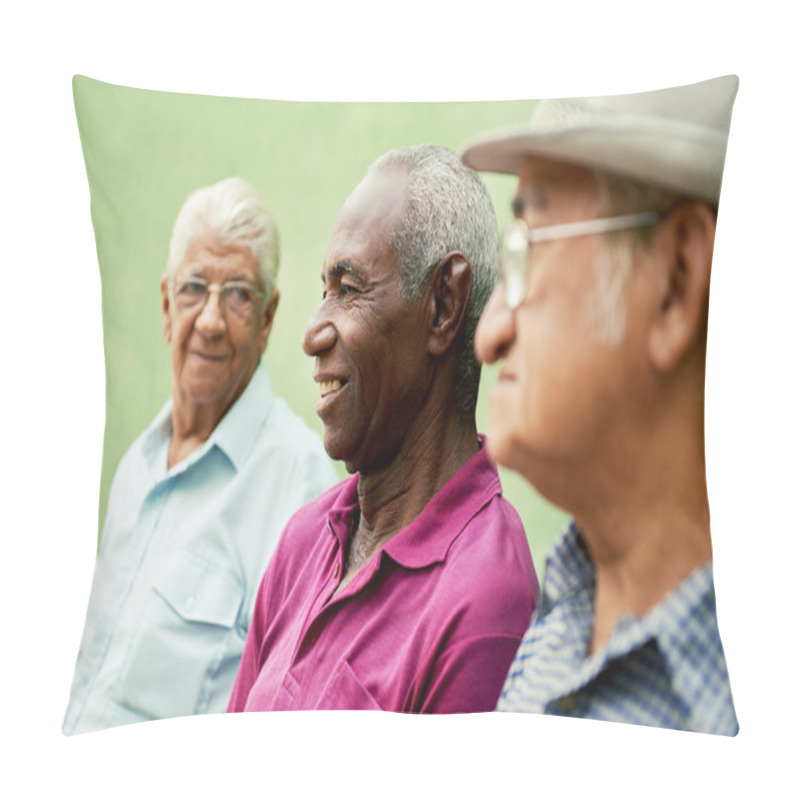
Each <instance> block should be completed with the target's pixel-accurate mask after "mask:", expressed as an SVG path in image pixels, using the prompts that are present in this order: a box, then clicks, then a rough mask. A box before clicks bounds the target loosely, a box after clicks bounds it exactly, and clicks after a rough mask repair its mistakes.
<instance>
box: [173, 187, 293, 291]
mask: <svg viewBox="0 0 800 800" xmlns="http://www.w3.org/2000/svg"><path fill="white" fill-rule="evenodd" d="M204 234H211V235H213V236H216V237H218V238H219V239H220V241H222V242H223V243H224V244H226V245H242V246H244V247H248V248H250V252H251V253H252V254H253V258H255V260H256V263H257V264H258V273H259V277H260V278H261V282H262V284H263V287H264V292H265V294H266V296H267V297H269V296H270V295H271V294H272V290H273V289H274V288H275V283H276V280H277V277H278V262H279V260H280V244H279V239H278V228H277V226H276V225H275V222H274V221H273V219H272V216H271V215H270V213H269V211H268V210H267V208H266V206H265V205H264V204H263V202H262V201H261V199H260V198H259V196H258V194H257V193H256V190H255V189H254V188H253V187H252V186H251V185H250V184H249V183H247V181H244V180H242V179H241V178H226V179H225V180H223V181H220V182H219V183H215V184H214V185H213V186H206V187H204V188H202V189H198V190H197V191H195V192H193V193H192V194H191V195H189V197H188V198H187V200H186V202H185V203H184V204H183V206H182V207H181V210H180V211H179V212H178V218H177V219H176V220H175V226H174V228H173V230H172V239H171V240H170V243H169V256H168V258H167V275H169V277H171V278H172V277H174V276H175V273H176V272H177V270H178V267H180V265H181V263H182V262H183V259H184V258H185V256H186V251H187V249H188V248H189V245H190V244H191V243H192V241H193V240H194V239H196V238H197V237H198V236H202V235H204Z"/></svg>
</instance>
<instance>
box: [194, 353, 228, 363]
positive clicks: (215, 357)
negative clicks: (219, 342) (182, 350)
mask: <svg viewBox="0 0 800 800" xmlns="http://www.w3.org/2000/svg"><path fill="white" fill-rule="evenodd" d="M192 355H194V356H195V357H196V358H199V359H201V360H203V361H224V360H225V356H224V355H221V354H219V353H217V354H213V353H201V352H200V351H199V350H193V351H192Z"/></svg>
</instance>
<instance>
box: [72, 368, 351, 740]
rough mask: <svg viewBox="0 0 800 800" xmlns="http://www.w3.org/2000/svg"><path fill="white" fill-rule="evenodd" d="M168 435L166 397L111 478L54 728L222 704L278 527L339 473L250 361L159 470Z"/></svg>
mask: <svg viewBox="0 0 800 800" xmlns="http://www.w3.org/2000/svg"><path fill="white" fill-rule="evenodd" d="M171 434H172V402H171V401H169V402H168V403H167V404H166V405H165V406H164V408H163V409H162V410H161V411H160V412H159V414H158V415H157V416H156V418H155V420H154V421H153V422H152V424H151V425H150V426H149V427H148V428H147V430H145V431H144V433H142V435H141V436H139V438H138V439H137V440H136V441H135V442H134V443H133V445H132V446H131V448H130V449H129V450H128V452H127V453H126V454H125V456H124V457H123V459H122V461H121V462H120V465H119V468H118V469H117V473H116V475H115V477H114V481H113V484H112V487H111V493H110V495H109V502H108V511H107V515H106V521H105V526H104V528H103V535H102V537H101V540H100V550H99V553H98V557H97V562H96V565H95V573H94V581H93V584H92V591H91V596H90V600H89V608H88V611H87V616H86V626H85V628H84V633H83V639H82V642H81V647H80V652H79V655H78V660H77V664H76V669H75V677H74V681H73V686H72V692H71V697H70V703H69V707H68V708H67V713H66V717H65V720H64V727H63V730H64V733H67V734H71V733H80V732H85V731H91V730H98V729H102V728H107V727H110V726H113V725H122V724H126V723H130V722H138V721H142V720H149V719H156V718H162V717H174V716H182V715H186V714H202V713H209V712H222V711H224V710H225V708H226V706H227V703H228V698H229V696H230V692H231V687H232V685H233V681H234V678H235V677H236V672H237V669H238V666H239V660H240V658H241V654H242V649H243V647H244V642H245V638H246V635H247V630H248V628H249V626H250V617H251V614H252V609H253V605H254V602H255V595H256V591H257V589H258V585H259V583H260V580H261V577H262V575H263V574H264V571H265V569H266V565H267V562H268V560H269V557H270V555H271V554H272V551H273V549H274V548H275V545H276V544H277V541H278V538H279V536H280V534H281V532H282V530H283V528H284V525H285V524H286V522H287V521H288V519H289V517H290V516H291V515H292V513H293V512H294V511H296V510H297V509H298V508H300V506H302V505H304V504H305V503H306V502H308V501H310V500H312V499H313V498H315V497H316V496H317V495H318V494H320V493H321V492H323V491H324V490H325V489H327V488H328V487H329V486H331V485H332V484H333V483H334V482H335V480H336V474H335V471H334V469H333V465H332V464H331V462H330V460H329V459H328V457H327V455H326V453H325V451H324V448H323V446H322V442H321V441H320V439H319V437H318V436H317V435H316V434H315V433H312V431H311V430H310V429H309V428H307V427H306V425H305V424H304V423H303V422H302V421H301V420H300V418H299V417H297V416H296V415H295V414H294V413H293V412H292V411H291V410H290V409H289V407H288V406H287V405H286V403H285V402H284V401H283V400H282V399H280V398H276V397H274V396H273V394H272V390H271V387H270V381H269V378H268V376H267V372H266V370H265V369H264V368H263V367H262V366H260V365H259V366H258V368H257V369H256V371H255V373H254V375H253V377H252V379H251V380H250V383H249V384H248V386H247V387H246V389H245V390H244V392H242V395H241V396H240V397H239V399H238V400H237V401H236V403H234V405H233V406H232V407H231V408H230V410H229V411H228V413H227V414H226V415H225V417H223V419H222V420H221V421H220V423H219V424H218V425H217V427H216V428H215V429H214V431H213V432H212V434H211V436H210V437H209V438H208V439H207V440H206V441H205V442H204V444H203V445H202V446H201V447H199V448H198V449H197V450H195V451H194V452H192V453H191V454H190V455H189V456H188V457H187V458H185V459H184V460H183V461H181V462H180V463H178V464H176V465H175V466H173V467H172V469H169V470H168V469H167V449H168V446H169V440H170V436H171Z"/></svg>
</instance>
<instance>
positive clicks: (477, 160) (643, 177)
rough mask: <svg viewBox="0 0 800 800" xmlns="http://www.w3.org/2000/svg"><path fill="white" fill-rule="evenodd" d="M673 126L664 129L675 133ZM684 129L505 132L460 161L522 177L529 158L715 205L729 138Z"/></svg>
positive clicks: (469, 148)
mask: <svg viewBox="0 0 800 800" xmlns="http://www.w3.org/2000/svg"><path fill="white" fill-rule="evenodd" d="M671 127H673V126H671V125H670V124H669V123H667V124H666V128H671ZM682 127H683V126H680V125H678V126H674V129H672V130H666V129H665V127H664V126H662V127H660V128H659V129H656V128H655V126H645V127H625V126H613V125H612V126H609V125H604V126H602V127H600V126H587V127H569V128H563V129H556V130H549V131H547V132H544V133H537V132H534V131H531V128H530V126H517V127H515V128H507V129H504V130H501V131H496V132H495V133H491V134H488V135H486V136H482V137H480V138H478V139H475V140H473V141H472V142H468V143H467V145H466V146H465V147H464V149H463V150H462V152H461V159H462V161H463V162H464V163H465V164H467V165H468V166H470V167H472V168H473V169H476V170H479V171H481V172H500V173H506V174H512V175H518V174H519V172H520V171H521V169H522V167H523V165H524V164H525V161H526V160H527V159H528V158H531V157H539V158H547V159H551V160H555V161H565V162H568V163H571V164H580V165H582V166H586V167H590V168H594V169H600V170H604V171H608V172H612V173H615V174H620V175H623V176H627V177H630V178H633V179H636V180H640V181H643V182H646V183H649V184H653V185H656V186H660V187H663V188H665V189H669V190H672V191H675V192H679V193H681V194H685V195H688V196H696V197H699V198H702V199H704V200H707V201H709V202H713V203H716V202H718V200H719V194H720V188H721V184H722V169H723V165H724V161H725V150H726V144H727V137H726V136H717V135H706V136H698V135H697V131H696V130H693V131H692V132H691V135H684V131H683V130H681V128H682Z"/></svg>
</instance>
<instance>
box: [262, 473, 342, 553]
mask: <svg viewBox="0 0 800 800" xmlns="http://www.w3.org/2000/svg"><path fill="white" fill-rule="evenodd" d="M352 482H353V479H352V478H348V479H346V480H344V481H342V482H341V483H337V484H336V485H334V486H331V487H330V488H329V489H326V490H325V491H323V492H322V494H320V495H319V496H317V497H316V498H315V499H313V500H311V501H310V502H309V503H306V504H305V505H303V506H301V507H300V508H299V509H298V510H297V511H295V512H294V513H293V514H292V515H291V517H290V518H289V521H288V522H287V523H286V527H285V528H284V531H283V534H282V536H281V541H280V544H279V545H278V551H277V552H276V556H275V557H276V559H277V558H282V557H286V556H288V555H289V554H293V553H296V552H300V553H302V552H308V550H309V548H311V547H313V544H314V542H315V541H316V540H317V539H318V538H319V535H320V532H321V531H322V529H323V528H324V527H325V526H326V525H327V521H328V516H329V514H330V512H331V510H332V509H334V508H335V507H338V506H339V505H341V503H342V501H343V500H344V499H345V498H347V497H349V495H350V494H351V487H352Z"/></svg>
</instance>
